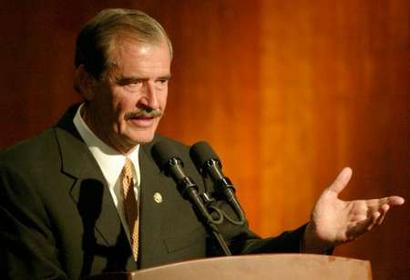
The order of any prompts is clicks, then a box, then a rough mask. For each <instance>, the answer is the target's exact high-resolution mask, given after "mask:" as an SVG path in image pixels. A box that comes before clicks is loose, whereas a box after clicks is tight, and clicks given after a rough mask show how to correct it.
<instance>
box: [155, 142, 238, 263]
mask: <svg viewBox="0 0 410 280" xmlns="http://www.w3.org/2000/svg"><path fill="white" fill-rule="evenodd" d="M152 155H153V157H154V160H155V162H156V163H157V165H158V166H159V168H160V169H161V170H163V171H164V172H165V174H166V175H168V176H171V177H172V178H173V179H174V181H175V182H176V183H177V186H178V189H179V191H180V193H181V194H182V196H183V197H184V198H185V199H187V200H189V201H190V202H191V203H192V205H193V207H194V209H195V211H196V212H197V213H198V215H199V216H200V219H201V220H202V222H203V224H204V225H205V227H206V229H207V230H209V231H210V232H211V233H212V235H213V236H214V238H215V239H216V241H217V242H218V244H219V245H220V247H221V249H222V251H223V252H224V254H225V255H227V256H230V255H232V253H231V251H230V250H229V248H228V246H227V244H226V242H225V240H224V239H223V237H222V235H221V233H220V232H219V230H218V228H217V226H216V224H217V223H218V221H216V220H214V219H213V217H212V215H211V214H210V213H209V212H208V209H207V207H206V205H205V203H204V201H203V199H202V197H201V195H200V193H199V191H198V186H197V184H195V182H194V181H193V180H192V178H190V177H188V176H187V175H186V174H185V171H184V163H183V161H182V159H181V157H180V155H179V154H178V151H176V149H175V148H174V146H173V145H172V144H170V143H168V142H164V141H162V142H158V143H156V144H155V145H154V147H153V148H152Z"/></svg>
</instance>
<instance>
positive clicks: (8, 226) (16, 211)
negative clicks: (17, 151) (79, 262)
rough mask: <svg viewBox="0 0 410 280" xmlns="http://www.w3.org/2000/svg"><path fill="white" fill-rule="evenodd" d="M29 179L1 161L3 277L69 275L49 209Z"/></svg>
mask: <svg viewBox="0 0 410 280" xmlns="http://www.w3.org/2000/svg"><path fill="white" fill-rule="evenodd" d="M24 177H26V176H24ZM27 178H28V177H27ZM27 180H29V179H26V180H25V179H23V176H21V175H19V174H18V172H15V171H13V170H11V168H10V167H8V166H6V165H5V164H3V163H0V272H1V273H0V275H2V279H67V276H66V275H65V274H64V272H63V270H62V268H61V265H60V263H59V260H58V259H59V258H58V255H59V252H58V250H57V247H56V246H55V243H56V240H55V238H54V235H53V234H52V230H51V225H50V222H49V219H48V215H47V209H46V208H45V206H44V204H43V203H42V201H41V196H40V195H39V194H38V193H36V190H35V189H34V188H32V187H30V185H29V182H27ZM4 276H5V278H3V277H4Z"/></svg>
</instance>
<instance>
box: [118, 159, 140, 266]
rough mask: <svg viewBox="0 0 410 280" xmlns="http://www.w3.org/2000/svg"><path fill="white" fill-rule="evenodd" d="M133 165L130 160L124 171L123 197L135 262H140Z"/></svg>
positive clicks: (127, 161) (126, 163) (126, 162)
mask: <svg viewBox="0 0 410 280" xmlns="http://www.w3.org/2000/svg"><path fill="white" fill-rule="evenodd" d="M132 169H133V164H132V162H131V160H129V159H128V158H127V159H126V161H125V165H124V168H123V169H122V173H121V174H122V182H121V183H122V195H123V201H124V215H125V219H126V221H127V224H128V229H129V232H130V241H131V249H132V254H133V256H134V259H135V261H137V260H138V242H139V240H138V236H139V232H138V231H139V218H138V214H139V213H138V201H137V199H136V197H135V192H134V180H133V174H132Z"/></svg>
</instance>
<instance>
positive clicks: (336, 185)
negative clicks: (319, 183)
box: [328, 167, 352, 195]
mask: <svg viewBox="0 0 410 280" xmlns="http://www.w3.org/2000/svg"><path fill="white" fill-rule="evenodd" d="M350 178H352V169H351V168H350V167H345V168H343V170H342V171H341V172H340V173H339V175H338V176H337V178H336V179H335V180H334V181H333V183H332V184H331V185H330V186H329V188H328V190H329V191H332V192H335V193H336V195H338V194H339V193H340V192H341V191H342V190H343V189H344V188H345V187H346V186H347V183H349V181H350Z"/></svg>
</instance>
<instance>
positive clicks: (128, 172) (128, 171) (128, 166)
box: [122, 158, 134, 183]
mask: <svg viewBox="0 0 410 280" xmlns="http://www.w3.org/2000/svg"><path fill="white" fill-rule="evenodd" d="M133 166H134V165H133V163H132V161H131V160H130V159H129V158H127V159H126V160H125V164H124V167H123V169H122V174H123V178H124V179H126V180H128V181H129V183H131V182H130V180H131V179H132V178H133V174H132V169H133Z"/></svg>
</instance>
